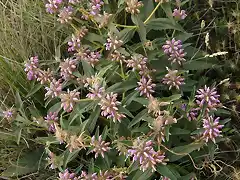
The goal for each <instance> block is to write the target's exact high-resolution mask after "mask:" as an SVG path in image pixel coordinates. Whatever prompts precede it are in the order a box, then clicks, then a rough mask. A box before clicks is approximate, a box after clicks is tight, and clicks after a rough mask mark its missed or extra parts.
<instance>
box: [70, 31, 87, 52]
mask: <svg viewBox="0 0 240 180" xmlns="http://www.w3.org/2000/svg"><path fill="white" fill-rule="evenodd" d="M87 33H88V29H87V28H86V27H82V28H81V29H80V30H79V31H77V33H76V34H72V39H71V41H69V42H68V51H69V52H72V51H77V50H79V48H80V47H81V40H82V38H83V37H84V36H85V35H86V34H87Z"/></svg>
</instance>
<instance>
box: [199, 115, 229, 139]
mask: <svg viewBox="0 0 240 180" xmlns="http://www.w3.org/2000/svg"><path fill="white" fill-rule="evenodd" d="M219 119H220V118H219V117H217V118H216V119H214V118H213V116H207V117H206V118H205V119H203V128H204V133H203V137H204V139H205V141H206V142H208V141H209V139H211V140H212V141H213V142H214V143H216V141H215V138H217V137H219V136H221V135H220V133H221V132H222V131H221V129H222V128H223V126H224V125H220V124H219Z"/></svg>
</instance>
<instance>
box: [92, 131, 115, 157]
mask: <svg viewBox="0 0 240 180" xmlns="http://www.w3.org/2000/svg"><path fill="white" fill-rule="evenodd" d="M109 144H110V142H105V141H103V140H102V136H99V137H98V139H97V140H96V138H95V136H93V137H92V140H91V143H90V145H91V146H93V150H92V151H91V152H95V158H97V157H98V155H99V154H101V156H102V157H103V158H104V153H105V152H107V151H109V150H110V149H111V148H110V147H108V146H109Z"/></svg>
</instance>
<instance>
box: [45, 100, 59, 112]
mask: <svg viewBox="0 0 240 180" xmlns="http://www.w3.org/2000/svg"><path fill="white" fill-rule="evenodd" d="M60 110H61V102H58V103H56V104H54V105H53V106H52V107H50V108H49V109H48V113H50V112H59V111H60Z"/></svg>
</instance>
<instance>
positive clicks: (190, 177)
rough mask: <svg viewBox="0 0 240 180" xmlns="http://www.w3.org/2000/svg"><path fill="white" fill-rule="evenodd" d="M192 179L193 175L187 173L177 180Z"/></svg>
mask: <svg viewBox="0 0 240 180" xmlns="http://www.w3.org/2000/svg"><path fill="white" fill-rule="evenodd" d="M194 177H196V175H195V173H189V174H188V175H186V176H182V177H180V178H178V180H192V179H193V178H194Z"/></svg>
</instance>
